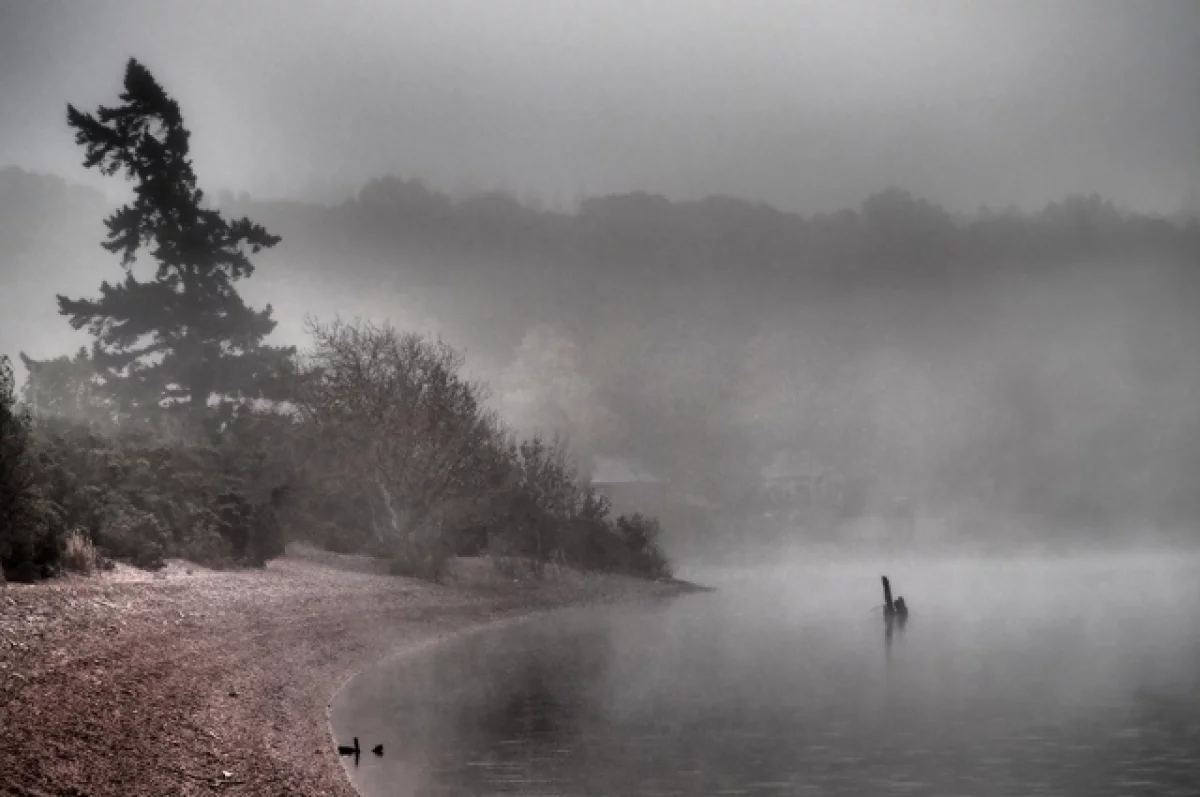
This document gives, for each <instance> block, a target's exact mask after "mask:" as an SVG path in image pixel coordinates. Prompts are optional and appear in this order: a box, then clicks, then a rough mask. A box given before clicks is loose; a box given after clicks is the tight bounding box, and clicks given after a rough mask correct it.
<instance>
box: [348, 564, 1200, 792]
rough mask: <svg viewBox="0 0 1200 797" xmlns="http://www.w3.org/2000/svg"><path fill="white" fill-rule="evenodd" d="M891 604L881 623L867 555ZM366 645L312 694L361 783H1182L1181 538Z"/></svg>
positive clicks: (1103, 787)
mask: <svg viewBox="0 0 1200 797" xmlns="http://www.w3.org/2000/svg"><path fill="white" fill-rule="evenodd" d="M882 573H886V574H887V575H889V576H890V577H891V579H892V583H893V588H894V590H895V592H896V593H897V594H900V595H904V596H905V598H906V599H907V601H908V603H909V606H910V608H911V612H912V614H911V617H910V619H909V621H908V623H907V625H906V627H905V628H904V629H899V628H893V629H892V633H891V634H890V635H889V634H888V633H887V632H886V628H885V623H884V621H883V618H882V616H881V614H880V612H879V611H878V604H880V603H881V602H882V596H881V590H880V585H879V576H880V575H881V574H882ZM681 575H683V576H684V577H690V578H693V579H697V580H701V581H703V582H705V583H708V584H712V585H714V586H717V587H718V590H719V591H717V592H715V593H706V594H695V595H687V596H683V597H679V598H675V599H671V600H669V601H664V602H659V603H651V604H637V605H630V606H621V607H616V608H604V609H577V610H566V611H561V612H557V613H551V614H548V615H544V616H541V617H536V618H533V619H530V620H527V621H522V622H518V623H510V624H507V625H505V626H501V627H499V628H494V629H484V630H481V631H478V632H475V633H471V634H467V635H464V636H459V637H455V638H452V639H451V640H449V641H447V642H445V643H442V644H440V645H438V646H436V647H435V648H432V649H430V650H429V651H427V652H426V653H423V654H420V655H418V656H410V657H408V658H404V659H397V660H392V661H388V662H384V663H381V664H380V665H379V666H377V667H375V668H372V669H370V670H367V671H366V672H364V673H362V674H361V675H360V676H358V677H356V678H355V679H354V680H352V681H351V682H350V683H349V684H348V685H347V687H346V688H345V689H344V690H342V692H340V693H339V694H338V696H337V698H336V700H335V705H334V711H333V721H334V727H335V729H336V731H337V733H338V736H339V739H341V738H345V739H349V738H350V736H352V735H357V736H359V737H360V738H361V740H362V742H363V744H364V746H365V747H367V748H369V747H371V746H373V745H374V744H376V743H380V742H382V743H383V744H384V745H385V755H384V756H383V757H382V758H376V757H375V756H373V755H371V754H369V753H367V754H366V755H364V756H362V758H361V760H360V761H359V763H358V765H357V766H355V765H354V764H353V763H351V765H350V769H351V774H352V778H353V780H354V781H355V784H356V786H357V787H358V788H359V790H360V791H361V792H362V793H363V794H365V795H367V797H384V795H389V796H390V795H468V794H470V795H479V794H522V795H540V794H553V795H720V794H727V795H843V794H844V795H877V794H911V795H944V794H954V795H1041V794H1063V795H1067V794H1070V795H1109V794H1111V795H1136V794H1154V795H1170V794H1178V795H1184V794H1187V795H1196V794H1198V793H1200V614H1198V613H1200V560H1197V558H1196V557H1194V556H1164V555H1160V556H1124V557H1107V558H1105V557H1095V558H1087V559H1076V560H1067V559H1061V558H1060V559H1055V560H1018V559H995V560H989V561H971V562H967V561H943V562H937V563H921V564H918V563H915V562H911V561H899V560H896V561H890V562H886V563H871V564H863V563H850V564H847V563H840V564H826V565H822V566H817V565H809V566H803V565H798V566H792V567H783V566H780V567H774V568H769V569H758V570H744V571H735V570H707V571H692V572H684V573H681Z"/></svg>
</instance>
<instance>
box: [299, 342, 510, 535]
mask: <svg viewBox="0 0 1200 797" xmlns="http://www.w3.org/2000/svg"><path fill="white" fill-rule="evenodd" d="M308 331H309V333H310V334H311V335H312V337H313V344H314V345H313V349H312V350H311V351H310V352H308V354H307V358H306V362H305V367H306V369H307V376H308V378H307V379H305V380H303V386H302V388H301V389H300V391H299V396H298V400H297V402H296V404H297V409H298V411H299V413H300V415H301V417H302V419H303V421H304V424H303V425H304V426H305V427H307V428H308V429H309V430H310V432H311V435H312V437H311V442H312V448H311V450H310V454H309V456H310V463H313V464H316V465H318V466H319V467H320V468H321V469H322V471H323V472H324V474H325V475H324V477H323V478H324V480H325V481H326V483H328V484H333V485H335V486H337V487H339V488H341V489H349V490H353V491H354V493H355V495H357V496H359V497H360V498H361V499H362V500H366V501H369V502H370V515H371V518H372V527H373V528H372V531H373V533H374V535H375V537H376V539H377V540H378V542H379V543H381V545H382V546H383V547H384V548H385V549H387V550H389V551H391V552H392V553H393V554H395V555H401V554H406V553H413V552H420V551H428V550H430V549H431V548H434V547H437V546H439V545H443V543H444V541H443V540H442V535H441V529H440V516H441V511H442V509H443V507H444V505H445V504H446V503H447V502H448V501H450V500H452V499H457V498H461V497H463V496H466V495H468V494H470V493H472V492H473V491H474V490H475V489H476V488H477V485H475V484H474V481H476V478H477V474H476V473H475V470H476V469H477V468H476V466H477V464H478V460H479V458H480V456H481V455H482V452H484V451H485V450H486V449H487V448H488V446H490V445H492V444H493V443H494V441H496V440H497V439H499V438H500V437H501V435H502V432H501V430H500V426H499V422H498V420H497V418H496V417H495V415H494V414H493V413H492V412H491V411H489V410H487V409H485V408H484V399H485V393H484V388H483V387H482V386H481V385H479V384H476V383H473V382H471V381H468V380H467V379H465V378H464V377H463V376H462V375H461V370H462V366H463V358H462V355H461V354H459V353H458V352H457V351H455V350H454V349H452V348H451V347H450V346H448V345H446V344H444V343H442V342H441V341H430V340H427V339H425V338H423V337H421V336H419V335H414V334H402V333H398V332H397V331H396V330H395V329H393V328H392V327H391V326H388V325H377V324H373V323H364V322H355V323H352V324H351V323H346V322H343V321H340V320H337V321H334V322H332V323H320V322H317V321H309V323H308Z"/></svg>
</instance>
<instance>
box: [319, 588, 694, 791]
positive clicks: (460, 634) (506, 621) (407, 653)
mask: <svg viewBox="0 0 1200 797" xmlns="http://www.w3.org/2000/svg"><path fill="white" fill-rule="evenodd" d="M640 584H641V585H644V587H646V592H645V594H638V591H637V590H635V591H634V594H620V595H609V596H601V597H598V598H597V597H591V598H588V597H585V598H582V599H575V600H570V599H568V600H567V601H565V602H563V603H561V604H557V605H549V606H537V607H534V608H530V609H527V610H524V611H518V612H517V613H516V614H513V615H509V616H504V617H498V618H495V619H489V620H484V621H482V622H480V623H476V624H473V625H470V626H468V627H465V628H461V629H458V630H453V631H445V632H442V633H439V634H437V635H436V636H434V637H432V638H429V639H424V640H420V641H417V642H415V643H412V642H410V643H408V644H401V645H399V646H398V647H397V648H395V649H393V650H391V651H390V652H388V653H387V654H386V655H384V656H382V657H381V658H378V659H376V660H374V661H371V662H367V663H366V664H364V665H363V666H361V667H358V668H357V669H355V670H354V671H353V672H351V673H350V674H349V675H347V676H346V677H345V678H344V679H343V680H342V681H341V682H339V683H338V685H337V688H335V689H334V691H333V692H332V694H331V695H330V696H329V701H328V703H327V704H326V706H325V712H324V714H325V722H326V725H327V727H328V731H329V744H330V749H331V750H336V749H337V746H338V745H339V744H342V743H344V742H342V741H339V740H338V738H337V731H336V729H335V728H334V723H333V714H334V706H335V704H336V703H337V702H338V698H339V696H340V695H341V694H342V693H343V692H344V691H345V690H346V689H347V688H348V687H350V685H351V684H352V683H353V682H354V681H355V680H357V679H358V678H359V677H360V676H362V675H363V674H364V673H367V672H369V671H373V670H375V669H377V668H380V667H390V666H394V665H397V664H399V663H400V662H403V661H407V660H413V659H417V658H418V657H420V656H423V655H425V656H428V655H432V654H433V653H434V652H436V650H437V649H438V648H440V647H443V646H445V645H448V644H450V643H451V642H456V641H461V640H462V639H464V638H467V637H470V636H474V635H476V634H482V633H492V632H497V631H501V630H502V629H504V628H508V627H511V626H517V625H521V624H524V623H530V622H537V621H538V620H540V619H543V618H545V617H548V616H550V615H554V614H557V613H559V612H563V611H569V610H572V609H583V608H589V607H597V608H598V607H603V606H617V605H627V604H636V603H641V602H649V601H654V600H663V599H667V598H675V597H682V596H684V595H689V594H696V593H709V592H716V591H717V588H716V587H711V586H705V585H702V584H696V583H694V582H691V581H686V580H683V579H678V578H668V579H659V580H657V581H644V580H640ZM664 588H665V589H664ZM338 762H339V764H340V765H341V768H342V773H343V775H344V777H345V779H346V783H347V784H348V785H349V786H350V788H352V789H353V790H354V792H355V794H357V795H359V797H367V796H366V795H364V794H363V793H362V792H361V791H359V789H358V787H357V785H356V784H355V782H354V777H353V775H352V771H351V766H350V764H348V763H347V761H346V758H345V757H344V756H338Z"/></svg>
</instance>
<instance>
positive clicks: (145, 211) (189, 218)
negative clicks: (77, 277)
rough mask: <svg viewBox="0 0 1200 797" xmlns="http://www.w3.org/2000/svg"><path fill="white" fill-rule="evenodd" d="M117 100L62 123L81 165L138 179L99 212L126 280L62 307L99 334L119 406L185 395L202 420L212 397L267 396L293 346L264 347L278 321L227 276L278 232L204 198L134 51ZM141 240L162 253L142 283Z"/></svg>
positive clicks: (174, 114) (167, 107) (173, 116)
mask: <svg viewBox="0 0 1200 797" xmlns="http://www.w3.org/2000/svg"><path fill="white" fill-rule="evenodd" d="M120 100H121V104H120V105H118V106H116V107H113V108H106V107H104V106H101V107H100V108H99V110H98V111H97V112H96V114H95V115H92V114H89V113H82V112H80V111H78V110H76V109H75V108H74V107H73V106H71V105H68V106H67V121H68V123H69V124H70V126H71V127H72V128H74V129H75V131H76V133H75V141H76V143H78V144H79V145H81V146H83V147H84V148H85V149H86V153H87V155H86V158H85V160H84V166H85V167H87V168H97V169H99V170H100V172H101V173H102V174H104V175H106V176H111V175H114V174H117V173H118V172H123V173H124V176H125V177H126V179H127V180H130V181H132V182H133V184H134V199H133V201H132V202H130V203H129V204H127V205H125V206H123V207H121V208H119V209H118V210H117V211H115V212H114V213H113V214H112V215H111V216H110V217H109V218H108V219H106V220H105V225H106V226H107V227H108V237H107V240H106V241H104V242H103V244H102V245H103V246H104V247H105V248H106V249H108V250H109V251H110V252H113V253H114V254H117V253H119V254H120V255H121V264H122V266H123V267H124V268H125V271H126V274H125V279H124V280H123V281H121V282H120V283H117V284H110V283H108V282H107V281H105V282H102V283H101V285H100V298H98V299H68V298H66V297H64V296H61V295H60V296H59V297H58V304H59V312H60V313H61V314H62V315H65V316H68V317H69V318H70V321H71V325H72V326H73V327H75V328H76V329H80V328H82V327H84V326H87V328H88V330H89V331H90V332H91V333H92V334H93V335H95V336H96V338H97V340H96V341H95V343H94V346H93V360H94V362H95V365H96V367H97V369H98V371H99V373H100V375H101V377H102V380H103V383H104V386H105V388H106V389H108V390H109V391H111V393H112V395H113V397H114V398H116V399H117V400H118V401H119V402H120V404H121V405H122V407H123V408H124V409H125V410H126V412H137V411H141V412H144V411H146V410H148V409H152V408H155V407H158V406H179V405H183V406H184V407H187V408H190V410H191V414H192V418H193V419H199V418H202V417H204V415H205V414H206V410H207V408H208V407H209V404H210V401H211V400H212V398H213V397H214V396H216V397H217V398H218V399H219V400H220V401H222V402H230V401H235V400H237V399H246V398H258V397H264V396H265V397H271V391H270V388H271V386H272V385H273V384H275V383H276V380H275V378H276V377H278V376H279V375H280V374H281V372H282V371H284V370H285V369H287V368H288V367H289V365H290V363H291V355H292V354H293V351H294V350H293V349H291V348H284V347H273V346H266V345H263V342H262V341H263V339H264V338H265V337H266V336H267V335H268V334H270V332H271V331H272V330H273V329H274V327H275V322H274V320H272V318H271V312H272V311H271V306H270V305H267V307H266V308H265V309H263V310H261V311H257V310H253V309H251V308H250V307H248V306H247V305H246V304H245V303H244V302H243V301H242V298H241V296H239V295H238V293H237V291H236V290H235V288H234V282H236V281H237V280H239V279H241V278H243V277H248V276H250V275H251V274H252V273H253V271H254V266H253V264H252V263H251V262H250V258H249V257H248V254H247V250H249V254H254V253H257V252H259V251H261V250H262V249H264V248H268V247H272V246H274V245H275V244H276V243H278V242H279V238H278V237H277V236H274V235H271V234H269V233H268V232H267V231H266V230H265V229H263V228H262V227H261V226H260V225H257V224H254V223H252V222H251V221H250V220H249V219H247V218H241V219H237V220H233V221H227V220H226V219H225V218H223V217H222V215H221V214H220V213H219V212H218V211H217V210H214V209H211V208H209V207H206V206H205V201H204V192H203V191H201V190H200V188H198V187H197V185H196V175H195V172H194V171H193V170H192V162H191V159H190V157H189V145H188V139H189V137H190V135H191V134H190V133H189V132H188V130H187V128H185V127H184V122H183V116H182V114H181V113H180V110H179V105H178V103H177V102H176V101H175V100H173V99H172V98H171V97H170V96H169V95H168V94H167V93H166V91H164V90H163V88H162V86H160V85H159V83H158V82H157V81H156V80H155V78H154V76H153V75H151V74H150V71H149V70H147V69H146V67H144V66H143V65H142V64H140V63H138V62H137V61H136V60H134V59H130V61H129V63H128V66H127V67H126V70H125V91H124V92H123V93H122V94H121V95H120ZM143 248H145V249H146V250H148V253H149V255H150V256H151V257H152V258H153V259H154V260H155V261H156V263H157V268H156V270H155V274H154V277H153V279H149V280H146V281H142V280H139V279H137V278H136V277H135V276H134V273H133V266H134V263H135V260H136V257H137V254H138V251H139V250H140V249H143Z"/></svg>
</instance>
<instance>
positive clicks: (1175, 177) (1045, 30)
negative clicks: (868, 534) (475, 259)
mask: <svg viewBox="0 0 1200 797" xmlns="http://www.w3.org/2000/svg"><path fill="white" fill-rule="evenodd" d="M129 56H135V57H137V58H139V59H140V60H142V61H143V62H145V63H146V64H147V65H148V66H149V67H150V68H151V70H152V71H154V72H155V74H156V75H157V76H158V77H159V78H160V80H161V81H162V82H163V83H164V84H165V85H166V86H167V88H168V90H169V91H171V92H172V93H173V94H174V95H175V96H176V97H177V98H178V99H179V100H180V101H181V103H182V104H183V107H184V112H185V114H186V115H187V118H188V120H189V122H190V124H191V126H192V128H193V131H194V133H195V136H194V139H193V141H194V147H195V152H196V158H197V167H198V170H199V173H200V175H201V177H202V179H203V180H204V181H205V183H206V184H207V185H208V186H209V187H210V188H214V189H215V188H223V187H231V188H235V189H245V190H249V191H250V192H251V193H253V194H255V195H260V196H263V195H266V196H272V195H291V196H299V195H304V194H310V193H312V192H313V191H315V190H318V189H320V190H325V191H329V190H331V189H334V190H336V189H338V188H341V187H343V186H355V185H357V184H358V183H360V182H361V181H363V180H364V179H367V178H369V177H371V176H377V175H380V174H383V173H389V172H390V173H396V174H400V175H405V176H421V177H424V178H426V179H428V180H430V181H431V182H434V183H435V184H438V185H441V186H443V187H447V188H451V189H454V188H460V189H472V188H493V187H504V188H507V189H509V190H512V191H514V192H516V193H518V194H520V193H523V192H536V193H540V194H542V195H543V196H544V197H546V198H547V199H551V200H553V199H554V198H556V197H557V198H558V199H559V200H566V199H569V198H571V197H573V196H576V195H580V194H585V193H586V194H592V193H602V192H609V191H623V190H630V189H634V188H642V189H646V190H651V191H659V192H664V193H667V194H670V195H673V196H695V195H700V194H708V193H728V194H736V195H740V196H744V197H747V198H752V199H763V200H767V201H770V202H773V203H776V204H779V205H781V206H784V207H788V208H792V209H798V210H801V211H803V212H812V211H816V210H822V209H833V208H837V207H842V206H846V205H856V204H857V203H858V202H860V201H861V200H862V199H863V198H864V197H865V196H866V195H867V194H869V193H871V192H873V191H875V190H878V189H880V188H882V187H885V186H886V185H889V184H899V185H902V186H904V187H906V188H909V189H910V190H912V191H914V192H916V193H919V194H921V195H924V196H927V197H929V198H931V199H934V200H937V201H940V202H943V203H945V204H947V205H950V206H952V207H954V208H960V209H974V208H975V207H976V206H977V205H978V204H980V203H983V202H987V203H991V204H1005V203H1008V202H1015V203H1018V204H1023V205H1027V206H1031V205H1033V206H1036V205H1040V204H1041V203H1043V202H1045V201H1046V200H1048V199H1053V198H1057V197H1060V196H1062V195H1064V194H1066V193H1069V192H1076V191H1085V192H1090V191H1093V190H1094V191H1098V192H1100V193H1103V194H1105V195H1107V196H1110V197H1112V198H1114V199H1116V200H1117V201H1119V202H1122V203H1125V204H1127V205H1130V206H1133V207H1137V208H1139V209H1157V210H1167V211H1170V210H1174V209H1175V208H1176V207H1177V206H1178V205H1179V203H1180V201H1181V200H1182V198H1183V196H1184V195H1185V193H1186V192H1187V190H1188V189H1189V187H1191V186H1195V185H1197V184H1200V3H1197V2H1194V0H1184V1H1183V2H1167V1H1166V0H1154V2H1107V1H1102V0H1082V1H1081V2H1069V3H1066V2H1046V1H1045V0H1041V1H1039V2H1034V1H1032V0H1030V1H1029V2H999V1H997V2H990V3H966V2H962V1H961V0H947V1H946V2H884V1H883V0H879V1H878V2H847V0H839V2H825V3H808V2H799V1H798V0H790V1H789V2H754V1H752V0H738V2H733V1H732V0H730V1H729V2H716V1H715V0H688V2H683V1H682V0H680V1H679V2H666V1H665V0H664V1H662V2H639V3H635V2H632V0H630V1H629V2H623V1H621V0H602V1H598V2H591V1H590V0H589V1H588V2H584V1H583V0H545V1H544V2H532V1H527V2H517V1H516V0H478V2H459V1H457V0H431V2H421V3H415V2H387V1H386V0H338V1H337V2H332V1H331V2H323V3H316V2H309V1H308V0H256V2H243V3H235V2H224V1H223V0H205V2H175V1H173V0H113V2H105V3H100V2H86V1H85V0H76V1H74V2H68V1H66V0H0V165H3V164H16V165H21V166H24V167H26V168H33V169H38V170H43V171H52V172H55V173H58V174H61V175H63V176H65V177H68V178H69V179H72V180H77V181H80V182H89V183H92V184H97V183H96V181H95V179H94V178H93V177H91V176H89V175H87V174H85V173H84V172H83V170H82V169H81V168H80V166H79V160H80V153H79V152H78V150H77V148H76V147H75V146H74V144H73V142H72V140H71V136H70V132H69V130H68V129H67V127H66V124H65V121H64V107H65V104H66V103H67V102H68V101H70V102H74V103H75V104H77V105H79V106H80V107H84V108H88V109H91V108H94V107H95V105H96V104H97V103H101V102H106V103H111V102H113V101H114V100H115V97H116V94H117V91H118V89H119V83H120V77H121V70H122V68H123V65H124V60H125V59H126V58H127V57H129ZM100 185H103V183H100ZM109 188H110V189H111V186H109Z"/></svg>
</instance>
